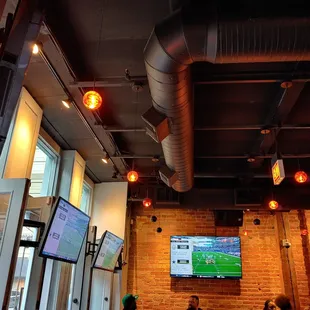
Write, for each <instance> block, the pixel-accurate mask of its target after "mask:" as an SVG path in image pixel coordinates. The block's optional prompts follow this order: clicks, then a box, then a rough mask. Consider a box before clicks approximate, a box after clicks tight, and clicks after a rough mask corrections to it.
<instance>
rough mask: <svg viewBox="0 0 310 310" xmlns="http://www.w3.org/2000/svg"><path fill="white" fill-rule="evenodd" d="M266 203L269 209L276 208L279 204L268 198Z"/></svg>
mask: <svg viewBox="0 0 310 310" xmlns="http://www.w3.org/2000/svg"><path fill="white" fill-rule="evenodd" d="M268 205H269V208H270V209H271V210H276V209H278V208H279V204H278V202H277V201H276V200H270V201H269V204H268Z"/></svg>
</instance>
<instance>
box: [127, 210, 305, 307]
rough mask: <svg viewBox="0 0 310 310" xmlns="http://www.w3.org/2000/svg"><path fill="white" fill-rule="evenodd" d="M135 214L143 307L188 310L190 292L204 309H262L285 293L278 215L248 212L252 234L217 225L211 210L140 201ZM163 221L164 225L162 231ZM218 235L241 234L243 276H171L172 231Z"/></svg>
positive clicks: (132, 253)
mask: <svg viewBox="0 0 310 310" xmlns="http://www.w3.org/2000/svg"><path fill="white" fill-rule="evenodd" d="M151 215H156V216H157V217H158V221H157V223H152V222H151V221H150V217H151ZM255 218H259V219H260V220H261V225H260V226H255V225H254V224H253V220H254V219H255ZM132 219H133V224H132V227H131V238H130V240H131V246H130V250H129V266H128V267H129V268H128V292H132V293H135V294H138V295H139V296H140V299H139V306H140V307H139V309H142V304H143V309H148V310H153V309H154V310H155V309H156V310H158V309H175V310H181V309H182V310H184V309H186V308H187V299H188V297H189V296H190V295H192V294H197V295H198V296H199V297H200V300H201V302H200V305H201V307H202V308H203V309H204V310H206V309H208V310H212V309H221V310H223V309H260V310H261V309H262V308H263V304H264V301H265V300H266V299H267V298H270V297H273V296H274V295H275V294H277V293H280V292H283V286H282V273H281V271H282V269H281V262H280V252H279V246H278V244H279V243H278V242H279V241H278V240H277V236H276V235H277V234H276V233H275V230H276V229H275V223H276V218H275V216H272V215H270V212H260V213H247V214H246V215H245V218H244V222H245V227H246V229H247V230H248V232H249V234H248V236H243V234H242V232H243V228H240V229H239V228H217V229H215V226H214V218H213V213H212V212H210V211H206V210H182V209H160V210H159V209H153V210H143V208H142V207H141V206H136V207H133V209H132ZM158 226H160V227H162V229H163V231H162V233H160V234H158V233H157V232H156V228H157V227H158ZM215 234H216V235H219V236H237V235H240V236H241V246H242V266H243V279H242V280H240V281H237V280H228V279H225V280H211V279H209V280H206V279H175V278H170V236H171V235H211V236H212V235H215ZM297 247H298V245H297ZM301 285H303V284H301Z"/></svg>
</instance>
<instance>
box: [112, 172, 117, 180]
mask: <svg viewBox="0 0 310 310" xmlns="http://www.w3.org/2000/svg"><path fill="white" fill-rule="evenodd" d="M117 175H118V174H117V172H116V171H114V172H113V174H112V179H117Z"/></svg>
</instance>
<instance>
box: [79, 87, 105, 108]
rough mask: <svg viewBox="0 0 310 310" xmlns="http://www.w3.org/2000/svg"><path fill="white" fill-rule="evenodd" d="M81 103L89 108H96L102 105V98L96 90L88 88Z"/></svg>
mask: <svg viewBox="0 0 310 310" xmlns="http://www.w3.org/2000/svg"><path fill="white" fill-rule="evenodd" d="M83 104H84V105H85V107H86V108H87V109H89V110H97V109H99V108H100V107H101V105H102V98H101V96H100V95H99V94H98V93H97V92H96V91H94V90H90V91H88V92H87V93H85V94H84V96H83Z"/></svg>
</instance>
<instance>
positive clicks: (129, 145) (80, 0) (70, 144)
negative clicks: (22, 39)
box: [25, 0, 310, 186]
mask: <svg viewBox="0 0 310 310" xmlns="http://www.w3.org/2000/svg"><path fill="white" fill-rule="evenodd" d="M185 2H186V1H185ZM240 3H243V2H242V1H241V2H240ZM253 3H254V2H253ZM180 4H181V1H168V0H167V1H164V0H162V1H158V0H148V1H145V0H135V1H125V0H113V1H112V0H111V1H108V0H107V1H102V0H101V1H99V0H90V1H84V0H65V1H64V0H62V1H60V0H53V1H50V4H49V5H50V7H49V8H48V11H47V18H46V24H47V28H49V30H50V32H51V33H50V34H49V32H48V31H47V29H43V31H42V34H41V37H40V40H41V41H42V42H43V46H44V52H45V53H46V55H47V56H48V58H49V60H50V62H51V63H52V64H53V65H54V67H55V68H56V71H57V72H58V74H59V75H60V77H61V78H62V79H63V81H64V84H65V87H66V88H67V89H68V91H69V92H70V93H71V95H72V97H73V99H75V101H76V103H77V105H78V108H79V109H80V111H81V112H82V114H83V115H84V116H85V118H86V120H87V122H88V124H89V125H90V127H91V130H92V131H93V133H91V132H90V131H89V129H87V128H86V127H85V121H84V122H83V121H82V120H81V118H80V116H79V113H78V112H77V111H76V110H75V109H69V110H66V109H64V108H63V107H62V106H61V103H60V101H61V99H63V98H65V97H66V96H67V94H66V91H64V89H63V87H61V86H60V85H59V82H58V81H57V80H56V79H55V76H54V75H53V74H52V73H51V71H50V69H48V67H47V66H46V61H44V60H42V59H41V58H40V57H39V56H34V57H33V59H32V62H31V64H30V66H29V70H28V73H27V76H26V80H25V85H26V87H27V88H28V89H29V90H30V92H31V93H32V95H33V96H34V97H35V99H36V100H37V101H38V103H39V104H40V105H41V106H42V107H43V109H44V115H45V120H44V123H43V125H44V127H45V128H46V129H47V130H48V132H49V133H50V134H51V135H52V136H53V137H54V138H55V139H56V140H57V142H58V143H59V144H60V145H61V146H62V147H63V148H64V149H71V148H74V149H77V150H78V151H79V152H80V153H81V155H82V156H83V157H84V158H85V159H86V161H87V167H88V168H87V169H88V170H87V172H88V174H89V176H90V177H91V178H92V179H93V180H94V181H95V182H100V181H107V180H111V177H112V174H113V171H114V168H113V165H112V163H110V164H109V166H108V167H106V166H104V165H103V164H102V162H101V161H100V159H101V157H103V154H104V152H103V150H102V149H101V148H100V143H102V145H103V146H104V148H105V149H106V150H107V151H108V153H109V155H110V156H114V159H113V158H112V159H113V162H114V165H115V168H116V170H119V171H120V172H121V174H122V175H124V174H125V171H126V169H129V168H130V167H131V166H132V164H133V160H132V158H130V157H137V158H136V159H134V165H135V168H136V170H138V171H140V172H141V174H143V175H144V176H150V178H149V180H152V179H153V175H154V171H156V170H157V169H158V167H160V165H161V164H162V163H163V162H164V160H163V158H161V161H160V162H159V163H157V164H155V163H153V162H152V160H151V158H152V156H161V157H162V149H161V145H160V144H156V143H155V142H154V141H153V140H152V139H151V138H150V137H149V136H147V135H146V134H145V132H144V131H143V128H144V123H143V121H142V119H141V115H142V114H143V113H144V112H145V111H146V110H147V109H148V108H149V107H151V97H150V94H149V89H148V85H147V81H146V77H145V74H146V72H145V67H144V59H143V49H144V46H145V44H146V42H147V39H148V37H149V35H150V33H151V31H152V28H153V26H154V24H155V23H157V22H159V21H161V20H162V19H163V18H164V17H166V16H168V15H169V14H170V13H171V11H172V9H173V8H175V7H177V6H178V5H180ZM57 46H58V47H60V48H61V50H62V52H63V54H62V53H61V51H60V50H59V48H57ZM64 57H65V58H66V61H65V59H64ZM68 66H69V67H71V69H72V70H73V72H74V74H72V72H71V73H70V71H68ZM126 69H128V70H129V72H130V75H131V76H132V77H133V79H134V80H137V81H138V82H141V83H142V84H143V91H141V92H139V93H136V92H133V91H132V88H131V83H130V82H128V81H127V80H126V79H125V70H126ZM309 69H310V64H309V63H304V62H298V63H268V64H264V63H262V64H234V65H212V64H208V63H195V64H194V65H193V66H192V76H193V82H194V83H195V88H194V90H195V91H194V98H195V104H194V126H195V135H194V149H195V150H194V152H195V153H194V154H195V174H196V186H210V184H211V183H212V182H211V183H210V179H211V180H212V179H216V180H218V179H220V180H222V182H228V181H227V179H228V178H229V179H230V178H232V177H235V178H236V179H235V180H234V181H233V182H236V180H239V181H240V179H241V178H244V177H245V176H247V178H249V177H250V178H252V177H253V176H256V179H258V177H259V180H261V178H266V176H268V175H269V174H270V158H258V159H257V160H256V161H255V162H254V163H248V162H247V157H248V156H255V155H256V156H263V157H264V156H265V157H268V155H269V154H272V153H273V152H274V151H275V145H276V144H275V143H274V141H275V137H277V139H276V141H277V148H278V150H279V151H280V152H282V153H283V154H284V155H286V157H287V158H285V165H286V168H287V172H288V175H293V173H294V171H295V170H296V169H297V167H298V165H300V166H302V167H303V168H304V169H310V164H309V159H307V158H302V159H300V160H299V162H298V160H297V159H296V158H295V156H296V155H297V154H299V155H302V156H303V157H307V155H308V154H309V153H310V143H309V137H310V130H309V127H308V128H307V129H300V128H299V127H301V126H306V125H308V124H310V109H309V102H310V86H309V84H308V83H307V79H308V78H309V75H310V74H309ZM94 79H95V80H96V81H97V86H96V89H97V90H98V91H99V92H100V93H101V94H102V97H103V100H104V104H103V106H102V108H101V109H100V111H99V112H98V113H91V112H89V111H86V110H85V108H84V107H83V105H82V103H81V98H82V95H81V92H80V90H79V89H78V88H77V87H76V86H74V87H72V85H71V87H70V84H72V83H74V82H81V81H89V82H92V81H93V80H94ZM288 80H290V81H292V87H290V88H288V89H284V88H282V87H281V83H282V82H283V81H288ZM98 81H99V82H103V81H104V83H106V86H105V87H98V83H99V82H98ZM111 84H112V85H111ZM100 85H102V84H100ZM112 86H113V87H112ZM84 91H87V88H84ZM281 126H283V127H284V129H282V130H280V129H279V128H278V127H281ZM265 127H268V128H272V130H271V133H270V134H269V135H265V136H264V135H262V134H261V133H260V131H261V128H265ZM216 128H218V129H216ZM132 129H139V131H130V130H132ZM122 130H124V131H122ZM126 130H127V131H126ZM94 134H95V136H96V137H97V138H98V139H99V141H100V143H99V144H98V142H96V141H95V139H94ZM122 155H123V157H124V158H123V159H120V158H118V157H121V156H122ZM139 157H140V158H139ZM144 157H145V158H144ZM155 175H156V173H155ZM146 179H147V178H146ZM266 179H267V178H266ZM216 182H218V181H216ZM229 182H231V181H229ZM253 182H255V181H253ZM257 182H258V181H257ZM259 182H262V181H259ZM266 182H271V181H270V180H268V179H267V180H266Z"/></svg>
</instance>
